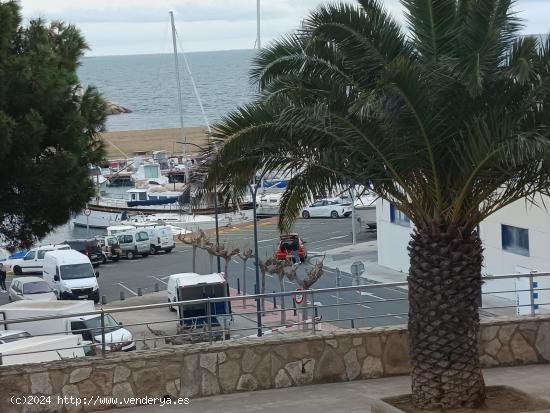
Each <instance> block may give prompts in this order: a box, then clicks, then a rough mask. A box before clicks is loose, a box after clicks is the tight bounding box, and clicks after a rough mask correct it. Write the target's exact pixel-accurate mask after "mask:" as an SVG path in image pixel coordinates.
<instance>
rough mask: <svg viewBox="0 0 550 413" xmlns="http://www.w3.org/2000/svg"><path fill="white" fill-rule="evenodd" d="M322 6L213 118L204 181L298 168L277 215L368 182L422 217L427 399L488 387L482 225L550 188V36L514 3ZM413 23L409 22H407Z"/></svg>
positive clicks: (413, 281) (414, 347)
mask: <svg viewBox="0 0 550 413" xmlns="http://www.w3.org/2000/svg"><path fill="white" fill-rule="evenodd" d="M402 3H403V5H404V7H405V13H406V14H405V17H406V26H407V27H406V30H407V31H404V30H403V29H402V28H401V27H400V26H399V25H398V24H397V23H396V22H395V21H394V20H393V18H392V17H391V16H390V15H389V14H388V13H387V12H386V11H385V10H384V9H383V7H382V4H381V2H379V1H377V0H360V1H358V4H354V5H352V4H332V5H324V6H321V7H319V8H317V9H316V10H314V11H313V12H311V13H310V14H309V16H308V17H307V18H306V19H305V20H304V21H303V23H302V25H301V27H300V29H299V30H298V31H297V32H296V33H294V34H291V35H288V36H286V37H284V38H282V39H281V40H278V41H276V42H274V43H272V44H270V45H269V46H268V47H267V48H265V49H264V50H262V51H260V52H259V53H258V55H257V56H256V58H255V60H254V63H253V68H252V71H251V76H252V79H253V81H254V82H256V84H257V85H258V86H259V93H258V96H257V98H256V99H255V100H254V101H253V102H252V103H250V104H247V105H245V106H242V107H240V108H238V109H236V110H235V111H234V112H232V113H230V114H228V115H227V116H226V117H225V118H224V119H223V120H222V121H221V122H220V123H218V124H217V125H216V128H215V129H216V133H215V136H216V138H217V139H218V140H219V143H221V144H222V145H223V146H222V147H220V148H219V151H218V152H217V153H213V154H212V162H211V163H210V165H209V170H208V177H207V184H208V185H210V186H212V184H213V183H214V182H216V183H218V184H220V183H221V184H220V186H221V187H219V188H220V192H221V193H223V194H225V196H226V197H227V198H229V197H238V196H241V195H242V194H243V192H244V190H245V189H244V188H245V186H246V184H247V183H248V182H251V181H252V178H253V176H254V174H255V173H256V172H257V171H262V172H265V171H268V172H280V173H284V172H287V171H289V172H290V171H292V172H293V176H292V179H291V180H290V181H289V183H288V187H287V189H286V191H285V193H284V195H283V198H282V202H281V214H280V220H279V226H280V227H281V228H282V229H285V228H288V227H290V226H291V225H292V223H293V221H294V219H295V218H296V217H297V215H298V213H299V211H300V209H301V208H302V207H303V206H304V205H306V203H307V202H308V201H310V200H311V199H312V198H315V197H317V196H319V195H320V194H322V193H323V192H324V191H328V190H330V189H331V188H333V187H334V186H335V185H346V183H347V182H356V183H358V184H361V185H364V186H365V187H367V188H368V189H369V190H371V191H372V192H374V193H375V194H377V195H378V196H380V197H381V198H383V199H385V200H387V201H389V202H391V203H392V204H393V207H394V208H396V209H398V210H400V211H402V212H403V213H405V214H406V215H407V216H408V217H409V218H410V219H411V221H412V223H413V224H414V233H413V236H412V239H411V241H410V244H409V254H410V271H409V277H408V282H409V306H410V308H409V320H408V327H409V345H410V347H409V349H410V358H411V376H412V392H413V401H414V403H415V405H416V406H417V407H419V408H423V409H443V410H445V409H453V408H460V407H477V406H480V405H481V404H482V403H483V401H484V399H485V386H484V380H483V376H482V372H481V368H480V363H479V357H478V350H477V335H478V331H479V315H478V297H479V293H480V288H481V265H482V261H483V247H482V244H481V241H480V238H479V236H478V234H477V232H476V228H477V225H478V224H479V223H480V222H481V221H482V220H483V219H485V218H486V217H488V216H490V215H491V214H493V213H494V212H495V211H497V210H499V209H501V208H503V207H505V206H506V205H509V204H510V203H512V202H514V201H517V200H520V199H523V198H525V199H526V200H528V201H529V202H536V199H537V194H540V193H542V194H544V195H548V192H549V191H548V187H549V185H550V140H549V138H550V132H549V125H550V40H549V39H548V38H546V40H543V39H541V38H536V37H529V36H528V37H520V36H519V30H520V28H521V23H522V22H521V21H520V20H519V19H518V18H517V16H516V15H515V14H514V12H513V11H512V6H513V4H514V2H513V0H496V1H495V0H477V1H470V0H403V1H402ZM405 33H406V34H405Z"/></svg>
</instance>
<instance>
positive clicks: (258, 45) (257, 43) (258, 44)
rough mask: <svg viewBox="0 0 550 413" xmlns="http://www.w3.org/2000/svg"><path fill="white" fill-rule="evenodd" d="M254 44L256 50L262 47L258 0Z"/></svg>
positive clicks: (258, 2)
mask: <svg viewBox="0 0 550 413" xmlns="http://www.w3.org/2000/svg"><path fill="white" fill-rule="evenodd" d="M256 5H257V6H256V46H257V47H258V50H260V49H261V48H262V25H261V18H262V16H261V12H260V0H256Z"/></svg>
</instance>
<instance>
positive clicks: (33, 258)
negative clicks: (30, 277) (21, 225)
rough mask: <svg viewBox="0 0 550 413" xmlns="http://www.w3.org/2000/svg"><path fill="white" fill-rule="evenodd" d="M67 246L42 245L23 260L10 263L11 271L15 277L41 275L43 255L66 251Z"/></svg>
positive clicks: (28, 253)
mask: <svg viewBox="0 0 550 413" xmlns="http://www.w3.org/2000/svg"><path fill="white" fill-rule="evenodd" d="M70 248H71V247H70V246H68V245H64V244H61V245H43V246H41V247H36V248H33V249H31V250H30V251H29V252H27V253H26V254H25V256H24V257H23V258H20V259H13V260H11V261H10V263H11V269H12V271H13V273H14V274H15V275H21V274H41V273H42V267H43V265H44V255H45V254H46V253H47V252H48V251H55V250H68V249H70Z"/></svg>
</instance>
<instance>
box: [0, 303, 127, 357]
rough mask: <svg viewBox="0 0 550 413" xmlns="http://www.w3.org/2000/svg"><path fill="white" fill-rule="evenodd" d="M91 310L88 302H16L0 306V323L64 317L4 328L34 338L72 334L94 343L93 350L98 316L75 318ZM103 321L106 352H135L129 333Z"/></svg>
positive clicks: (107, 317)
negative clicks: (3, 321)
mask: <svg viewBox="0 0 550 413" xmlns="http://www.w3.org/2000/svg"><path fill="white" fill-rule="evenodd" d="M91 311H95V307H94V303H93V302H91V301H88V300H85V301H82V300H77V301H17V302H13V303H10V304H5V305H2V306H0V320H16V319H25V318H26V319H28V318H33V317H44V316H65V315H66V317H61V318H54V319H51V320H40V321H24V322H21V323H13V324H5V325H4V328H7V329H8V330H9V329H11V328H13V329H17V330H24V331H27V332H28V333H30V334H32V335H35V336H38V335H43V334H54V333H55V334H62V333H65V334H75V335H78V336H82V337H83V338H84V340H87V341H89V342H92V343H93V344H96V349H97V343H101V340H102V335H101V315H100V314H90V315H84V316H75V314H79V313H87V312H91ZM104 320H105V321H104V325H105V348H106V350H108V351H112V350H122V351H131V350H135V349H136V343H135V342H134V338H133V336H132V333H130V332H129V331H128V330H126V329H125V328H123V327H121V325H120V324H119V323H117V321H116V320H115V319H114V318H113V317H112V316H111V315H110V314H105V316H104ZM0 328H1V327H0Z"/></svg>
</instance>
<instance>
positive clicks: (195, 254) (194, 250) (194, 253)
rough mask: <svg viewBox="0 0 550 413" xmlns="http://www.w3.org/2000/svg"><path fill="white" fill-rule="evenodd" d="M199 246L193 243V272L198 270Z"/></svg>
mask: <svg viewBox="0 0 550 413" xmlns="http://www.w3.org/2000/svg"><path fill="white" fill-rule="evenodd" d="M196 269H197V246H196V245H193V272H197V271H196Z"/></svg>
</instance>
